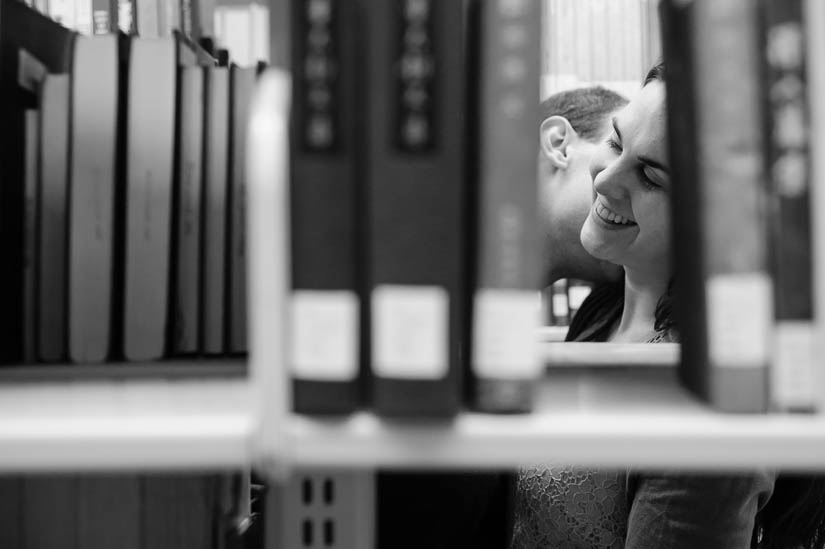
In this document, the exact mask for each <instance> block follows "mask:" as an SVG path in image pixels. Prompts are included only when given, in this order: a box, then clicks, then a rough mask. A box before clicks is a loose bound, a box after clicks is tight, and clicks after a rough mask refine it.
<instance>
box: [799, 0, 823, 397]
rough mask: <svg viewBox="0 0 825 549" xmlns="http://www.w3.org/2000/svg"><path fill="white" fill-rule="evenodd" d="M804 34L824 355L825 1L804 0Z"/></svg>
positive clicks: (817, 387) (819, 375)
mask: <svg viewBox="0 0 825 549" xmlns="http://www.w3.org/2000/svg"><path fill="white" fill-rule="evenodd" d="M802 9H803V16H802V21H803V25H804V33H805V39H806V47H807V49H806V52H805V71H806V80H807V96H808V98H809V102H808V109H809V115H810V119H809V126H808V129H809V132H810V133H809V138H810V143H809V156H808V161H809V162H810V170H811V171H810V178H809V182H810V184H811V185H810V189H809V192H810V195H811V196H810V201H811V204H810V205H811V211H812V212H813V213H812V215H811V231H812V233H813V234H812V240H813V242H812V249H813V298H814V301H813V304H814V310H813V318H814V330H815V337H814V356H816V357H822V356H825V337H823V335H825V288H823V286H822V284H823V282H822V281H825V215H822V212H823V211H825V187H823V185H822V184H821V181H823V178H825V103H824V102H823V101H822V100H821V99H820V98H822V97H825V66H824V65H823V63H822V52H823V51H825V3H823V2H819V1H817V0H803V5H802ZM813 375H814V379H813V383H812V384H813V385H814V391H815V403H814V405H815V407H816V408H818V409H819V410H822V409H825V368H822V367H821V366H820V365H819V364H817V367H816V368H814V372H813Z"/></svg>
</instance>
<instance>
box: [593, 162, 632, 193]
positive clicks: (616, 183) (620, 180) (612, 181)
mask: <svg viewBox="0 0 825 549" xmlns="http://www.w3.org/2000/svg"><path fill="white" fill-rule="evenodd" d="M625 177H626V174H623V172H622V171H621V169H620V167H619V166H618V165H617V163H616V162H613V163H612V164H609V165H607V166H605V167H604V169H602V170H601V171H599V172H598V173H597V174H596V175H595V177H594V178H593V189H594V190H595V191H596V192H597V193H599V194H601V195H604V196H607V197H609V198H615V199H619V198H622V197H623V196H624V195H625V194H626V193H627V188H626V186H625V184H624V179H625Z"/></svg>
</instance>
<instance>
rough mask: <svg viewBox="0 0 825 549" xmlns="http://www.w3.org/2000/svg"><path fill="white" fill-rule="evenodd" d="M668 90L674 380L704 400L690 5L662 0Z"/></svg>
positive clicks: (701, 264) (704, 351)
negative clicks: (678, 349) (678, 341)
mask: <svg viewBox="0 0 825 549" xmlns="http://www.w3.org/2000/svg"><path fill="white" fill-rule="evenodd" d="M659 9H660V14H661V22H662V36H663V38H664V40H663V43H662V48H663V54H664V60H665V65H666V71H667V74H666V82H665V83H666V86H667V117H668V120H667V123H668V156H669V161H670V168H671V173H672V175H671V177H672V180H673V202H674V204H679V207H678V208H673V225H674V230H673V235H674V237H673V238H674V242H673V248H674V250H675V253H674V272H677V273H680V276H678V277H676V278H675V285H676V303H675V313H676V319H677V323H678V326H679V333H680V336H681V338H682V342H683V345H682V358H681V363H680V366H679V377H680V379H681V380H682V383H683V384H684V385H685V386H687V387H688V388H690V389H691V390H693V391H694V392H696V393H697V394H699V395H701V396H703V397H705V398H706V395H708V393H709V386H708V385H709V380H710V377H709V375H708V372H707V367H706V364H707V360H708V353H707V336H706V334H705V299H704V282H703V279H702V272H703V270H704V263H705V258H704V257H703V256H702V240H701V238H702V232H701V227H700V217H699V211H700V210H699V208H700V205H701V198H702V188H701V187H700V186H699V185H697V184H696V181H697V176H698V175H697V169H698V166H697V160H696V113H695V110H696V109H695V104H694V95H695V92H694V87H695V78H694V69H693V49H692V45H691V44H692V37H691V29H692V28H693V26H694V23H693V6H692V4H690V3H683V2H678V1H675V0H665V1H663V2H662V3H661V4H660V5H659Z"/></svg>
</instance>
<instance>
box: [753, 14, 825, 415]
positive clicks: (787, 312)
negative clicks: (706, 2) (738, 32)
mask: <svg viewBox="0 0 825 549" xmlns="http://www.w3.org/2000/svg"><path fill="white" fill-rule="evenodd" d="M761 20H762V26H761V28H760V30H761V41H760V42H761V44H760V45H761V46H762V48H761V59H762V63H763V78H764V80H763V85H762V86H761V89H762V100H763V114H764V120H765V132H764V135H765V136H766V137H765V160H766V166H765V169H766V172H767V174H768V181H769V184H770V185H769V198H770V200H771V204H770V209H769V212H770V215H769V217H768V220H769V223H770V227H769V229H770V238H771V240H770V242H771V251H772V253H771V260H772V261H771V267H772V269H771V271H772V274H773V285H774V317H775V327H774V345H773V356H772V360H771V364H770V372H771V375H770V397H771V398H770V400H771V405H772V407H773V408H775V409H779V410H788V411H811V410H813V408H814V407H815V400H816V396H815V391H816V389H815V386H816V385H815V383H814V363H815V358H814V357H815V354H814V316H813V313H814V284H813V280H814V279H813V262H814V256H815V255H816V253H817V251H816V250H815V249H814V248H813V240H812V234H811V233H812V227H813V225H812V223H813V222H812V219H811V218H812V216H813V215H815V210H812V209H811V208H812V203H811V191H810V188H811V184H810V182H811V179H810V160H809V144H810V139H809V135H808V122H807V121H808V120H809V116H810V115H809V111H808V96H807V74H806V70H805V58H806V55H807V48H806V43H805V38H806V37H805V32H804V26H803V20H802V1H801V0H790V1H783V2H778V1H775V0H763V2H762V3H761Z"/></svg>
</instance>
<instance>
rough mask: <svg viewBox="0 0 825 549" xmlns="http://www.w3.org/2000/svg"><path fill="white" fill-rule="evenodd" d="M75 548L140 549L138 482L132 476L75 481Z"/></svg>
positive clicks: (92, 476) (89, 476) (91, 476)
mask: <svg viewBox="0 0 825 549" xmlns="http://www.w3.org/2000/svg"><path fill="white" fill-rule="evenodd" d="M76 482H77V499H76V501H75V502H73V507H75V508H76V513H77V546H78V547H80V548H83V547H117V548H118V549H140V548H141V547H142V545H141V535H140V534H141V532H140V515H141V501H140V482H139V479H138V476H137V475H135V474H118V475H99V474H85V475H82V476H80V477H78V478H77V480H76Z"/></svg>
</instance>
